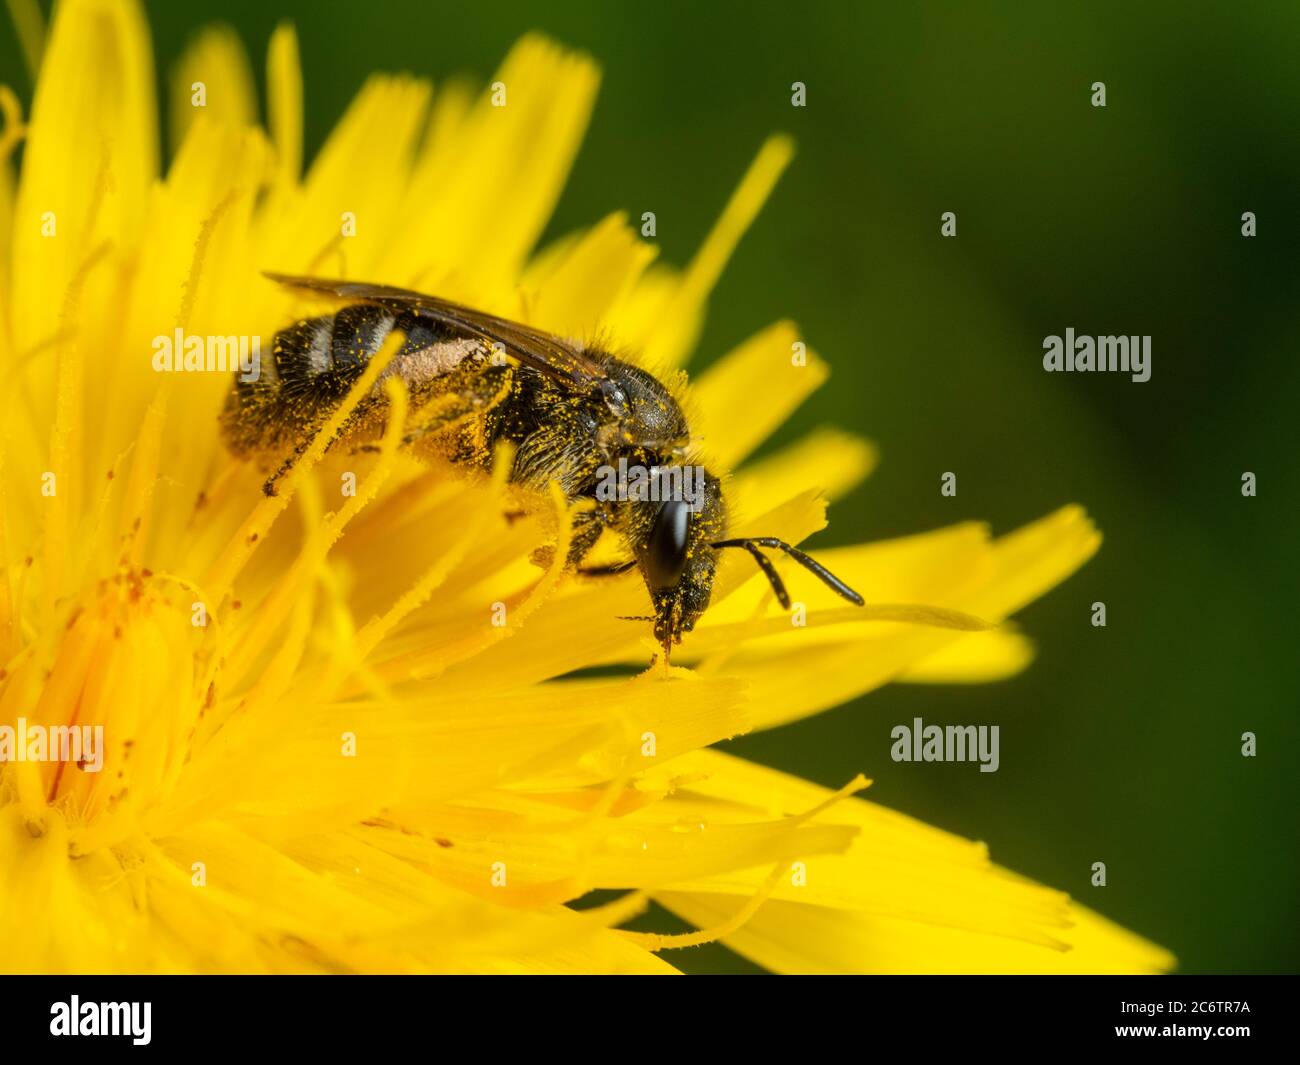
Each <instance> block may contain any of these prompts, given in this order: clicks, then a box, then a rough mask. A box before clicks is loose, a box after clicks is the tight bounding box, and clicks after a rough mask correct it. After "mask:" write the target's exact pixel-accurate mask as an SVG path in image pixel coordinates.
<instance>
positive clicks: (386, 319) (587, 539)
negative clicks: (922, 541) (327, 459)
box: [221, 274, 863, 657]
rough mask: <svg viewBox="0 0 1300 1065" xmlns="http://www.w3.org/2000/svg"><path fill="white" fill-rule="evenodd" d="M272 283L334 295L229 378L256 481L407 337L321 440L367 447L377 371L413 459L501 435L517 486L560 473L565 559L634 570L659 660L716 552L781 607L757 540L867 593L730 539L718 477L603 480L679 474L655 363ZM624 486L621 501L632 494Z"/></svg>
mask: <svg viewBox="0 0 1300 1065" xmlns="http://www.w3.org/2000/svg"><path fill="white" fill-rule="evenodd" d="M267 276H268V277H269V278H271V279H272V280H274V281H277V282H279V283H281V284H283V285H287V286H290V287H293V288H295V289H298V290H302V291H305V292H307V293H313V294H315V295H316V296H318V297H327V298H331V299H333V300H335V301H338V302H341V303H343V304H344V306H342V307H341V308H340V309H339V310H337V311H335V312H334V313H333V314H327V315H323V316H320V317H316V318H310V319H305V320H302V321H298V322H296V323H295V324H293V325H290V326H288V327H287V328H285V329H283V330H281V331H280V332H279V333H277V334H276V336H275V341H274V344H273V360H271V364H270V365H267V366H263V367H262V371H261V373H260V375H259V376H258V377H257V379H256V380H251V381H250V380H244V379H242V378H237V379H236V382H235V385H234V387H233V389H232V391H231V392H230V394H229V396H228V397H227V401H226V406H225V409H224V410H223V412H222V416H221V420H222V428H223V433H224V437H225V440H226V443H227V445H228V447H229V448H230V450H231V451H232V452H233V453H234V454H235V455H236V456H239V457H250V456H255V455H265V454H268V453H269V454H283V455H287V457H285V458H284V461H283V462H282V463H281V465H280V467H279V468H278V469H277V470H276V471H275V472H274V473H273V474H272V475H271V476H270V477H269V478H268V479H267V481H266V483H265V485H264V486H263V490H264V491H265V492H266V493H267V494H268V495H274V494H275V493H276V486H277V483H278V481H279V480H280V479H281V478H282V477H283V476H284V475H285V474H286V473H288V472H289V471H290V470H291V469H292V468H293V465H294V462H295V461H296V459H297V458H298V457H300V456H301V455H302V453H303V452H304V451H305V450H306V449H307V447H308V446H310V443H311V440H312V439H313V437H314V436H315V435H316V433H317V432H319V430H320V428H321V426H322V425H323V424H324V423H325V421H326V420H328V418H329V417H330V415H332V414H333V413H334V412H335V411H336V410H337V408H338V407H339V405H340V404H341V403H342V401H343V399H344V398H345V397H346V396H347V394H348V392H349V390H350V389H351V387H352V386H353V384H355V382H356V380H357V379H358V378H359V377H360V376H361V375H362V374H363V373H364V372H365V369H366V366H367V364H368V362H369V361H370V359H371V358H373V357H374V356H375V355H376V354H377V353H378V352H379V350H380V348H381V347H382V346H383V344H384V341H385V340H386V339H387V337H388V336H389V334H390V333H392V332H394V331H400V333H401V334H403V336H404V338H405V339H404V341H403V342H402V344H401V347H400V348H399V350H398V351H397V353H396V354H395V355H394V356H393V358H392V359H391V360H390V362H389V363H388V365H387V366H386V367H385V368H384V370H383V372H382V373H381V374H380V376H379V379H378V380H377V381H376V382H375V385H374V387H373V389H372V390H371V391H370V393H369V394H368V395H367V396H365V397H364V398H363V399H362V401H361V402H360V403H359V404H358V405H357V407H356V409H355V410H354V411H353V413H352V414H351V415H350V416H349V417H348V419H347V420H346V422H345V423H344V426H343V428H342V429H341V430H340V431H339V433H338V435H337V436H336V437H335V438H334V439H333V440H331V441H329V442H328V446H329V447H331V448H332V447H335V446H337V445H339V444H346V445H351V446H352V447H354V448H363V449H364V448H372V449H373V447H374V442H375V441H377V440H378V439H380V438H381V437H382V436H383V434H384V431H385V427H386V423H387V408H388V399H387V394H386V391H385V388H384V378H386V377H389V376H394V375H395V376H397V377H398V378H400V379H401V380H402V381H403V382H404V384H405V385H406V387H407V389H408V392H409V396H410V403H409V414H408V418H407V423H406V425H405V426H404V436H403V441H402V445H403V447H405V448H408V449H409V450H411V451H412V453H414V454H416V455H417V456H421V455H424V456H432V455H437V456H441V457H442V458H444V459H447V460H450V462H451V463H452V464H453V466H459V467H463V468H466V469H474V470H477V471H480V472H487V471H490V469H491V464H492V461H493V454H494V451H495V448H496V445H498V444H499V443H502V442H509V443H510V444H512V445H513V446H514V457H513V459H512V466H511V469H510V471H509V480H510V481H511V483H512V484H515V485H518V486H520V487H522V488H524V489H532V490H538V491H542V490H545V489H546V488H547V486H548V485H549V484H550V483H551V482H556V483H558V484H559V486H560V488H561V490H562V492H563V494H564V497H565V499H566V500H568V501H569V503H570V504H576V505H574V506H573V508H572V511H571V513H572V535H571V538H570V547H569V550H568V555H567V558H566V560H565V561H566V566H567V567H568V568H570V569H573V570H576V571H577V572H579V573H582V574H585V575H587V576H611V575H615V574H619V573H625V572H627V571H629V570H631V569H633V568H637V569H639V570H640V572H641V577H642V579H643V580H644V581H645V586H646V590H647V592H648V593H649V596H650V602H651V607H652V611H653V613H652V614H650V615H647V616H646V617H644V618H639V619H633V620H644V621H651V622H653V628H654V636H655V639H656V640H657V641H658V642H659V644H660V645H661V646H662V647H663V649H664V654H665V657H668V655H669V654H670V653H671V650H672V648H673V646H674V645H676V644H679V643H680V642H681V639H682V635H683V633H686V632H690V631H691V630H692V629H693V628H694V627H695V624H696V622H697V621H698V620H699V618H700V616H701V615H702V614H703V613H704V611H705V610H706V609H707V607H708V605H709V600H710V597H711V595H712V591H713V580H714V574H715V571H716V569H717V559H718V552H719V551H721V550H723V549H725V548H736V549H740V550H743V551H746V552H748V553H749V554H750V555H751V556H752V557H753V559H754V561H755V562H756V563H757V564H758V566H759V568H760V569H761V570H762V572H763V574H764V575H765V576H766V578H767V580H768V581H769V582H770V584H771V586H772V590H773V591H774V592H775V594H776V597H777V599H778V600H779V601H780V603H781V606H782V607H783V608H784V609H787V610H788V609H789V608H790V596H789V594H788V593H787V591H786V588H785V585H784V583H783V582H782V580H781V577H780V575H779V574H778V573H777V570H776V567H775V566H774V565H773V564H772V561H771V559H770V558H768V556H767V555H766V554H764V552H763V551H762V550H761V549H762V548H767V549H769V550H775V551H781V552H784V553H785V554H786V555H788V556H789V557H790V558H792V559H794V561H795V562H797V563H798V564H799V565H801V566H803V567H804V568H805V569H807V570H809V571H810V572H812V573H813V574H815V575H816V576H817V577H818V578H819V579H820V580H821V581H822V582H823V583H824V584H826V585H827V586H828V587H830V588H831V589H833V590H834V591H835V592H837V593H838V594H839V595H840V596H842V597H843V598H844V599H847V600H848V601H849V602H851V603H854V604H855V605H857V606H861V605H862V604H863V599H862V596H860V595H859V594H858V593H857V592H855V591H854V590H853V589H852V588H850V587H849V586H848V585H847V584H845V583H844V582H843V581H841V580H840V579H839V578H838V577H836V576H835V575H834V574H832V573H831V572H830V571H829V570H827V569H826V568H825V567H824V566H822V565H821V564H820V563H818V562H817V561H816V560H814V559H813V558H811V557H809V556H808V555H807V554H805V553H804V552H802V551H800V550H799V549H798V548H796V547H793V546H792V545H790V544H788V543H786V542H785V541H783V540H780V539H778V538H776V537H772V536H759V537H744V538H728V536H727V504H726V500H725V499H724V497H723V491H722V486H721V482H720V481H719V479H718V478H717V477H716V476H714V475H713V474H712V473H710V472H709V471H708V470H707V469H703V468H700V467H696V468H695V469H698V470H699V477H698V478H696V480H697V482H702V483H697V484H696V485H695V491H694V492H693V493H692V496H693V498H690V499H688V498H685V497H684V496H683V494H682V493H681V492H680V491H677V492H674V491H667V492H655V491H649V492H647V491H642V492H640V493H635V492H633V493H626V492H625V493H616V497H615V498H608V497H609V494H610V493H608V492H602V491H601V490H600V486H601V483H602V482H601V478H602V475H603V473H605V472H606V471H608V470H610V469H613V468H620V469H628V468H634V467H635V468H638V469H643V470H648V471H652V473H654V474H655V475H656V476H659V477H660V478H662V479H663V483H666V484H670V485H680V484H682V483H683V481H682V479H681V478H680V477H678V478H677V479H675V480H674V479H673V478H671V477H667V476H666V475H668V474H672V473H678V474H680V473H681V472H682V469H683V467H684V465H685V462H686V459H687V457H688V454H689V450H690V445H691V434H690V428H689V426H688V425H687V421H686V418H685V416H684V415H683V413H682V410H681V407H680V406H679V405H678V403H677V402H676V400H675V399H674V398H673V397H672V395H671V394H670V393H669V390H668V389H667V387H665V386H664V384H663V383H662V382H661V381H659V380H658V379H657V378H656V377H655V376H653V375H652V374H650V373H647V372H646V371H645V370H643V369H641V368H640V367H637V366H634V365H632V364H631V363H629V362H626V361H624V360H623V359H620V358H616V357H615V356H614V355H612V354H610V353H609V352H607V351H604V350H601V349H599V348H597V347H590V346H585V345H582V344H580V343H578V342H575V341H570V340H565V339H561V338H559V337H556V336H552V335H551V334H549V333H546V332H543V331H542V330H540V329H535V328H533V327H531V326H527V325H522V324H520V323H518V322H511V321H507V320H506V319H503V318H498V317H495V316H493V315H490V314H484V313H482V312H481V311H476V310H471V309H470V308H468V307H463V306H460V305H459V304H456V303H452V302H449V301H447V300H443V299H439V298H437V297H435V296H427V295H423V294H421V293H418V292H412V291H409V290H406V289H401V288H392V287H389V286H386V285H374V284H365V283H362V282H355V281H329V280H324V279H320V278H312V277H291V276H286V275H282V274H267ZM629 496H631V498H629ZM606 529H608V530H611V531H612V532H613V533H614V534H616V535H617V536H619V537H621V539H622V542H623V545H624V547H625V548H626V552H625V553H626V555H627V556H628V557H627V560H626V561H623V562H619V563H616V564H613V565H608V566H600V567H590V566H588V567H584V566H583V561H584V559H586V557H587V555H588V554H589V552H590V551H591V550H592V548H593V547H594V546H595V545H596V542H597V541H598V540H599V539H600V537H601V535H602V534H603V533H604V532H605V530H606Z"/></svg>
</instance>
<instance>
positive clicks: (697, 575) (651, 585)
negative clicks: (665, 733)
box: [629, 467, 863, 658]
mask: <svg viewBox="0 0 1300 1065" xmlns="http://www.w3.org/2000/svg"><path fill="white" fill-rule="evenodd" d="M692 469H694V470H696V471H698V477H697V481H696V483H697V485H698V489H697V490H696V491H694V492H693V493H689V494H687V495H686V496H685V497H681V496H678V495H674V494H669V495H668V496H667V497H664V496H662V495H661V499H663V500H664V501H662V502H653V503H652V502H646V503H642V504H640V505H639V506H637V507H636V508H635V512H634V516H633V520H632V526H631V528H630V530H629V531H630V533H631V537H630V538H631V541H632V543H633V545H635V546H634V550H635V553H636V560H637V564H638V566H639V567H640V569H641V575H642V576H643V577H644V578H645V583H646V588H648V589H649V591H650V600H651V602H652V603H653V604H654V617H653V619H650V620H653V621H654V633H655V639H656V640H658V641H659V643H660V644H661V645H662V646H663V649H664V657H665V658H667V657H668V656H669V655H670V654H671V652H672V648H673V645H674V644H678V643H681V642H682V634H683V633H686V632H690V631H691V630H692V629H693V628H695V623H696V622H697V621H698V620H699V618H700V615H701V614H703V613H704V611H705V610H706V609H707V608H708V605H709V598H710V596H711V595H712V594H713V575H714V571H715V570H716V569H717V565H718V551H719V550H721V549H722V548H724V547H739V548H742V549H744V550H745V551H747V552H748V553H749V554H750V556H751V557H752V558H753V559H754V561H755V562H756V563H757V564H758V567H759V569H760V570H762V572H763V575H764V576H765V577H767V579H768V582H769V583H770V584H771V585H772V591H773V592H775V593H776V598H777V600H778V601H779V602H780V604H781V606H782V607H784V608H785V609H786V610H789V609H790V596H789V594H788V593H787V592H786V589H785V582H784V581H782V580H781V576H780V574H778V573H777V571H776V567H775V566H773V565H772V560H771V559H769V558H768V557H767V556H766V555H765V554H763V552H762V551H760V550H759V548H763V547H766V548H769V549H774V550H777V551H781V552H783V553H784V554H785V555H786V556H788V557H789V558H791V559H793V560H794V561H795V562H797V563H799V565H800V566H802V567H803V568H804V569H806V570H808V571H809V572H810V573H812V574H813V575H814V576H816V577H817V578H818V579H819V580H821V581H822V583H823V584H825V585H826V586H827V587H828V588H830V589H831V590H832V591H834V592H835V593H836V594H838V595H840V596H841V597H843V598H844V599H846V600H848V601H849V602H850V603H853V604H855V605H856V606H862V604H863V599H862V596H860V595H859V594H858V593H857V592H855V591H854V590H853V589H852V588H850V587H849V586H848V585H847V584H845V583H844V582H843V581H842V580H840V579H839V578H838V577H836V576H835V574H833V573H831V572H830V570H828V569H827V568H826V567H825V566H823V565H822V564H821V563H820V562H818V561H817V560H816V559H814V558H810V557H809V556H808V555H806V554H804V552H802V551H800V550H799V549H798V548H797V547H792V546H791V545H790V544H788V543H786V542H785V541H784V540H781V539H778V538H777V537H775V536H751V537H744V538H741V539H735V540H726V539H721V537H722V536H723V535H724V534H725V532H726V525H727V512H726V504H725V503H724V502H723V499H722V488H721V485H720V484H719V482H718V479H717V478H716V477H714V476H713V475H712V474H711V473H709V472H708V471H707V470H703V469H701V468H700V467H693V468H692ZM683 483H690V482H685V481H684V482H683Z"/></svg>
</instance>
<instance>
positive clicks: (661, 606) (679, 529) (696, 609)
mask: <svg viewBox="0 0 1300 1065" xmlns="http://www.w3.org/2000/svg"><path fill="white" fill-rule="evenodd" d="M693 469H694V470H696V471H698V476H697V478H696V483H695V484H694V486H693V490H692V491H691V492H690V493H688V494H687V496H686V497H684V498H679V497H678V496H677V495H676V494H673V495H670V497H669V498H667V499H666V500H663V501H661V502H657V503H644V504H642V505H641V506H639V507H638V508H637V510H638V511H639V514H638V515H637V518H636V519H635V520H636V521H637V522H638V524H639V526H640V528H639V529H638V530H637V532H638V533H639V535H633V537H632V542H633V543H634V544H635V545H636V546H635V552H636V558H637V564H638V566H639V567H640V569H641V575H642V576H643V577H644V578H645V583H646V588H647V589H648V590H649V592H650V600H651V602H652V603H653V604H654V633H655V639H656V640H658V641H659V642H660V643H661V644H662V645H663V648H664V654H665V655H667V654H669V653H670V651H671V649H672V646H673V644H676V643H681V639H682V633H684V632H690V631H691V629H693V628H694V627H695V622H696V621H697V620H698V619H699V616H700V615H701V614H703V613H704V611H705V609H706V608H707V607H708V605H709V597H710V595H711V594H712V593H713V572H714V569H715V568H716V566H717V553H716V552H715V551H714V549H713V548H712V546H710V545H711V543H712V542H713V541H714V540H716V539H717V538H718V536H720V535H721V534H722V532H723V530H724V529H725V527H726V505H725V504H724V503H723V500H722V490H721V486H720V485H719V482H718V479H717V478H716V477H714V476H713V475H712V474H710V473H708V472H707V471H704V470H702V469H701V468H700V467H693Z"/></svg>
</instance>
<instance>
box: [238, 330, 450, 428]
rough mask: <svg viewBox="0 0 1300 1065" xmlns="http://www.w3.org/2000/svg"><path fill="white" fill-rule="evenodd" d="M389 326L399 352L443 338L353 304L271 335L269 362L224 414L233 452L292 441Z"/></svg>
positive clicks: (356, 371)
mask: <svg viewBox="0 0 1300 1065" xmlns="http://www.w3.org/2000/svg"><path fill="white" fill-rule="evenodd" d="M395 329H397V330H401V331H402V332H403V333H404V334H405V336H406V340H405V343H404V344H403V345H402V349H401V352H400V353H399V355H400V354H406V353H410V352H414V351H420V350H423V349H425V348H428V347H429V346H430V345H433V344H435V343H437V342H438V341H440V340H443V339H445V333H446V330H445V329H444V328H443V327H441V326H439V325H438V324H437V323H434V322H430V321H429V320H428V319H425V318H421V317H419V316H417V315H414V314H411V313H409V312H401V313H398V312H394V311H391V310H389V309H388V308H386V307H381V306H376V305H373V304H355V305H353V306H350V307H344V308H343V309H342V310H340V311H338V312H337V313H336V314H328V315H323V316H322V317H319V318H307V319H304V320H302V321H299V322H295V323H294V324H293V325H291V326H288V327H286V328H285V329H282V330H280V332H278V333H276V334H275V342H274V344H273V347H272V352H273V358H272V360H271V361H270V365H268V366H264V367H263V368H262V369H263V372H262V375H261V378H260V379H259V380H257V381H243V380H240V381H237V382H236V384H235V387H234V389H233V390H232V392H231V395H230V398H229V400H228V402H227V404H226V410H225V413H224V415H223V421H224V424H225V431H226V436H227V440H228V442H229V443H230V446H231V447H232V449H233V450H234V451H235V453H236V454H243V453H246V452H248V451H250V450H254V449H257V448H259V447H263V446H268V445H272V446H273V445H275V443H276V442H277V441H280V440H283V439H285V438H293V437H294V436H296V435H297V434H299V433H300V432H301V431H303V430H304V429H305V428H307V427H311V426H314V425H315V424H317V423H318V422H319V420H320V418H321V417H322V416H324V415H326V414H328V413H329V412H330V411H332V410H333V409H334V407H335V406H336V405H337V404H338V403H339V402H340V401H341V400H342V399H343V397H344V396H346V395H347V393H348V390H349V389H350V388H351V387H352V385H353V384H354V383H355V382H356V380H357V378H358V377H360V376H361V375H362V374H363V373H364V372H365V369H366V365H367V364H368V363H369V362H370V360H371V359H372V358H373V357H374V356H375V355H376V354H377V353H378V352H379V349H380V348H381V347H383V345H384V341H385V340H387V339H388V336H389V334H390V333H392V332H393V331H394V330H395Z"/></svg>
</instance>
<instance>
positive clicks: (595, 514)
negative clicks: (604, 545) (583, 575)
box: [568, 510, 605, 569]
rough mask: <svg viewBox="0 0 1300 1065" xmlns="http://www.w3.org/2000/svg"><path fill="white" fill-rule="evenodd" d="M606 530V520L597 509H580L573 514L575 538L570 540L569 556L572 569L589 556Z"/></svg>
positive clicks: (569, 564)
mask: <svg viewBox="0 0 1300 1065" xmlns="http://www.w3.org/2000/svg"><path fill="white" fill-rule="evenodd" d="M604 531H605V522H604V519H603V518H602V517H601V514H600V512H599V511H597V510H586V511H579V512H578V513H577V514H575V515H574V516H573V538H572V539H571V540H570V541H569V557H568V566H569V568H570V569H572V568H573V567H575V566H577V565H578V563H579V562H581V561H582V560H583V559H584V558H586V557H587V553H588V552H589V551H590V550H591V549H592V548H593V547H595V546H596V541H597V540H599V539H600V534H601V533H603V532H604Z"/></svg>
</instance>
